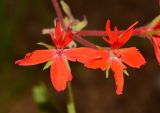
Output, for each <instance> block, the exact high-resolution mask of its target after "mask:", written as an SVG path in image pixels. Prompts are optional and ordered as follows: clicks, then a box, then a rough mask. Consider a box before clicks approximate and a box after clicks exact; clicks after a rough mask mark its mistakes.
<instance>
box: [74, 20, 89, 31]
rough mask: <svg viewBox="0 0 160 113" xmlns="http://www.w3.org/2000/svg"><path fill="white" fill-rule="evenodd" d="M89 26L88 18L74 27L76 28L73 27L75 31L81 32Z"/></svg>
mask: <svg viewBox="0 0 160 113" xmlns="http://www.w3.org/2000/svg"><path fill="white" fill-rule="evenodd" d="M87 24H88V21H87V19H86V18H84V19H83V20H82V21H79V22H78V23H77V24H76V25H74V26H73V27H72V29H73V30H74V31H80V30H82V29H83V28H85V27H86V26H87Z"/></svg>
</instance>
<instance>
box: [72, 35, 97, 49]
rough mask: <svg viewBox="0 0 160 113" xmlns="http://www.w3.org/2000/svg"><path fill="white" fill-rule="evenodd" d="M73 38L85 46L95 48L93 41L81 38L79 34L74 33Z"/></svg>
mask: <svg viewBox="0 0 160 113" xmlns="http://www.w3.org/2000/svg"><path fill="white" fill-rule="evenodd" d="M73 39H74V40H75V41H77V42H79V43H81V44H82V45H84V46H86V47H90V48H93V49H97V47H96V45H94V44H93V43H91V42H89V41H87V40H85V39H83V38H82V37H81V36H79V35H74V36H73Z"/></svg>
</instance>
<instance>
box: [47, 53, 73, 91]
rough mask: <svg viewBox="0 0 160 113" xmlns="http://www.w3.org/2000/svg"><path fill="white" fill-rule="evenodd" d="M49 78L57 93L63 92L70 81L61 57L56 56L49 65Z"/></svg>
mask: <svg viewBox="0 0 160 113" xmlns="http://www.w3.org/2000/svg"><path fill="white" fill-rule="evenodd" d="M50 76H51V81H52V84H53V86H54V88H55V89H56V90H57V91H63V90H65V89H66V85H67V82H69V81H71V80H72V74H71V71H70V69H69V67H68V64H67V61H65V59H63V58H62V57H61V56H58V57H57V58H56V59H55V60H54V62H53V64H52V65H51V69H50Z"/></svg>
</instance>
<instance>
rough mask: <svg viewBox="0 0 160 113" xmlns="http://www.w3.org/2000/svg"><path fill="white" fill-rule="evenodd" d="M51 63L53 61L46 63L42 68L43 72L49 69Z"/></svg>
mask: <svg viewBox="0 0 160 113" xmlns="http://www.w3.org/2000/svg"><path fill="white" fill-rule="evenodd" d="M52 63H53V61H48V62H47V63H46V65H45V66H44V68H43V70H45V69H47V68H49V67H50V66H51V65H52Z"/></svg>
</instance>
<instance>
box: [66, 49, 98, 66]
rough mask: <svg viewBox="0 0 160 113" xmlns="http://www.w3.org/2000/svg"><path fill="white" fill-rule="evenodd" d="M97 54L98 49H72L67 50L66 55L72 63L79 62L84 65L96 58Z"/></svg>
mask: <svg viewBox="0 0 160 113" xmlns="http://www.w3.org/2000/svg"><path fill="white" fill-rule="evenodd" d="M96 53H97V50H96V49H91V48H86V47H80V48H72V49H65V50H64V54H65V56H67V59H68V60H71V61H79V62H81V63H84V62H86V61H88V60H89V59H91V58H93V57H95V55H96Z"/></svg>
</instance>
